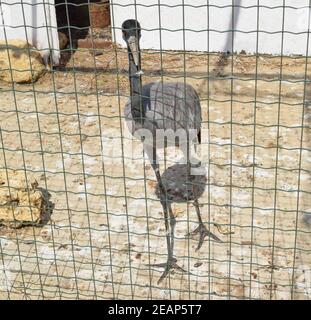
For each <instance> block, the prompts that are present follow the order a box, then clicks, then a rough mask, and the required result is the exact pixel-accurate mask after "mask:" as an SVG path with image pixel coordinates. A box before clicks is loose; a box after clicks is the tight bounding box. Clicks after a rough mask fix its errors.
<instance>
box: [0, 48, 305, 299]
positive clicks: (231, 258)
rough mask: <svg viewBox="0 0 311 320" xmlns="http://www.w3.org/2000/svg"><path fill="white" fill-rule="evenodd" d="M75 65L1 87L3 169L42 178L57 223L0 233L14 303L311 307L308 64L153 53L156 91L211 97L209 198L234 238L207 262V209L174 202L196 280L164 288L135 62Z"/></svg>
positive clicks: (75, 60) (121, 56) (1, 259)
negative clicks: (194, 234)
mask: <svg viewBox="0 0 311 320" xmlns="http://www.w3.org/2000/svg"><path fill="white" fill-rule="evenodd" d="M68 58H69V59H70V60H69V62H68V63H67V65H66V67H63V68H61V69H59V70H55V72H53V73H48V74H46V75H45V76H44V77H43V78H41V79H40V80H39V81H38V82H36V83H35V84H33V85H32V84H30V85H29V84H28V85H15V86H14V87H12V85H10V84H7V83H4V82H1V83H0V88H1V93H0V94H1V106H0V112H1V117H0V121H1V139H0V142H1V150H0V151H1V152H0V166H1V170H8V171H11V170H18V171H22V172H25V173H26V174H27V175H34V176H35V178H36V179H37V180H38V182H39V185H40V187H42V188H44V189H46V190H47V191H48V192H49V193H50V195H51V197H50V201H51V202H52V203H53V213H52V215H51V219H50V220H49V221H48V222H47V223H46V224H45V225H44V226H41V227H32V226H27V227H23V228H20V229H10V228H8V227H4V226H2V227H0V298H2V299H7V298H11V299H13V298H15V299H59V298H62V299H76V298H86V299H93V298H99V299H110V298H118V299H132V298H134V299H151V298H153V299H156V298H158V299H188V298H190V299H228V298H231V299H250V298H251V299H270V298H272V299H288V298H291V297H293V298H296V299H310V297H311V270H310V266H311V249H310V248H311V247H310V245H311V229H310V226H308V225H306V224H305V223H304V221H303V214H304V213H305V212H311V197H310V192H311V183H310V181H311V180H310V173H311V142H310V141H311V140H310V134H311V107H310V105H309V104H308V103H307V101H308V100H310V88H308V87H307V85H306V80H309V79H310V76H311V75H310V73H311V71H310V62H309V61H306V58H305V57H283V59H281V58H280V57H275V56H259V57H257V58H256V57H254V56H247V55H244V54H237V55H234V56H233V57H223V56H221V55H219V54H209V55H207V54H206V53H186V54H183V53H180V52H165V53H162V55H161V54H159V53H158V52H152V51H144V52H143V54H142V58H143V69H144V72H145V75H144V78H143V80H144V82H145V83H146V82H148V81H151V80H161V78H162V77H163V80H174V79H175V80H178V81H183V79H184V76H186V81H187V82H188V83H190V84H192V85H193V86H194V87H195V88H196V89H197V90H198V93H199V96H200V99H201V104H202V109H203V120H204V124H203V126H204V129H205V130H204V135H203V140H204V143H203V148H202V151H203V152H205V153H206V152H207V154H208V155H209V160H210V161H209V165H207V166H206V179H205V180H203V181H204V183H206V186H205V190H204V192H203V193H202V195H201V197H200V199H199V201H200V203H201V205H202V207H201V211H202V214H203V217H204V221H205V222H206V223H208V222H209V224H207V226H209V227H210V229H211V230H212V231H213V232H214V233H215V234H216V235H217V236H218V237H220V238H221V239H222V240H223V243H218V242H215V241H213V240H207V241H205V243H204V244H203V246H202V248H201V250H200V251H198V252H196V251H195V248H196V246H197V240H196V239H186V238H185V234H186V233H187V232H188V231H189V230H193V229H194V228H195V227H196V226H197V222H196V215H195V209H194V207H193V205H192V204H191V203H188V204H187V203H174V204H173V209H174V213H175V215H176V217H177V225H176V240H175V242H176V249H175V254H176V257H177V259H178V263H179V264H180V265H181V266H183V267H184V268H185V269H187V270H189V271H190V272H191V274H190V273H189V274H180V273H179V272H174V273H173V274H171V275H170V278H167V279H166V280H165V281H163V282H162V283H161V284H157V280H158V279H159V277H160V270H159V269H157V268H149V267H148V266H147V264H148V263H149V262H151V263H152V262H163V261H165V257H166V246H165V244H166V242H165V231H164V221H163V214H162V210H161V205H160V203H159V200H158V198H157V196H156V193H155V190H156V179H155V176H154V174H153V171H152V169H151V167H150V165H149V164H148V162H146V164H145V166H144V165H143V162H144V161H143V160H144V159H143V156H142V152H141V146H140V144H139V143H138V142H137V141H132V140H131V138H130V136H129V135H128V133H127V131H126V128H125V127H124V123H123V119H122V115H123V106H124V104H125V102H126V99H127V96H128V79H127V73H126V70H127V55H126V52H125V51H124V50H121V49H117V48H113V49H112V50H107V51H105V52H104V53H103V54H102V55H97V56H95V57H94V55H92V54H91V53H90V52H88V51H79V52H76V53H75V54H74V55H70V54H68ZM306 62H308V63H307V67H306ZM161 63H162V68H161ZM281 66H282V67H281ZM162 70H163V73H162ZM12 89H14V91H13V90H12ZM304 101H306V103H304ZM302 128H303V130H302ZM207 129H209V130H207ZM130 142H133V144H130ZM207 142H209V143H207ZM254 143H255V148H254ZM135 148H136V149H138V150H139V152H138V157H135V156H133V152H132V151H133V149H135ZM139 148H140V149H139ZM132 158H133V159H132ZM174 161H175V157H174V156H173V153H172V152H170V150H168V152H167V161H166V162H165V165H166V168H169V167H171V166H173V165H174ZM164 170H165V167H164V164H163V163H162V166H161V171H162V172H163V171H164ZM168 170H170V169H168ZM4 270H5V272H4ZM1 271H2V273H1Z"/></svg>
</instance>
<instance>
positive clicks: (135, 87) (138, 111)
mask: <svg viewBox="0 0 311 320" xmlns="http://www.w3.org/2000/svg"><path fill="white" fill-rule="evenodd" d="M139 60H140V59H139ZM138 68H139V70H140V65H139V66H138ZM139 70H138V69H137V66H136V65H135V63H134V59H133V56H132V54H131V53H130V52H129V77H130V91H131V92H130V97H131V112H132V117H133V119H134V120H135V121H142V122H143V119H144V117H145V110H144V108H143V104H142V81H141V75H139V74H137V72H138V71H139Z"/></svg>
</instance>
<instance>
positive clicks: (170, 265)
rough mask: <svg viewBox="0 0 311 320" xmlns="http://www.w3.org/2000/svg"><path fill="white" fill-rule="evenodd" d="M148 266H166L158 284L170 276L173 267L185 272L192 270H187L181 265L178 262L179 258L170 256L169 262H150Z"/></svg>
mask: <svg viewBox="0 0 311 320" xmlns="http://www.w3.org/2000/svg"><path fill="white" fill-rule="evenodd" d="M148 266H149V267H155V268H164V271H163V273H162V275H161V277H160V279H159V280H158V284H160V283H161V282H162V281H163V280H164V279H165V278H166V277H167V276H168V274H169V273H170V271H171V270H172V269H176V270H179V271H181V272H183V273H190V272H188V271H186V270H185V269H183V268H182V267H180V266H179V265H178V264H177V259H175V258H168V260H167V262H164V263H154V264H148ZM190 274H191V273H190Z"/></svg>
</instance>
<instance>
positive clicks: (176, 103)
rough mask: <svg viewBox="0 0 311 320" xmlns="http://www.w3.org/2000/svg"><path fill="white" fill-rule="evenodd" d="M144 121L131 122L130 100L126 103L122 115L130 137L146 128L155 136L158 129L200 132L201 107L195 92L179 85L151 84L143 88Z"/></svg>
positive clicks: (185, 85) (166, 83)
mask: <svg viewBox="0 0 311 320" xmlns="http://www.w3.org/2000/svg"><path fill="white" fill-rule="evenodd" d="M142 108H144V111H145V115H144V121H143V122H141V121H134V120H133V116H132V109H131V99H129V101H128V102H127V103H126V105H125V109H124V115H125V119H126V121H127V123H128V124H129V127H130V128H131V131H132V134H134V133H135V131H137V130H139V129H142V128H145V129H148V130H150V131H151V132H152V134H153V135H156V130H157V129H164V130H167V129H173V130H174V131H176V130H178V129H184V130H188V129H196V130H197V132H198V133H199V132H200V130H201V121H202V118H201V105H200V99H199V96H198V94H197V92H196V91H195V89H194V88H193V87H192V86H190V85H189V84H184V83H182V82H163V83H162V82H161V81H157V82H151V83H148V84H146V85H144V86H143V87H142Z"/></svg>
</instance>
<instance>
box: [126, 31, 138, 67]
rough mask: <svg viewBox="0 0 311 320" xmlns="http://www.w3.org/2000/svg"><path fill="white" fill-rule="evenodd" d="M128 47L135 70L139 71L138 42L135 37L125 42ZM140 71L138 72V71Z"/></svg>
mask: <svg viewBox="0 0 311 320" xmlns="http://www.w3.org/2000/svg"><path fill="white" fill-rule="evenodd" d="M127 43H128V46H129V48H130V50H131V52H132V56H133V59H134V63H135V65H136V67H137V70H139V64H140V63H139V49H138V40H137V37H135V36H130V37H129V38H128V40H127ZM139 71H140V70H139Z"/></svg>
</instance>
